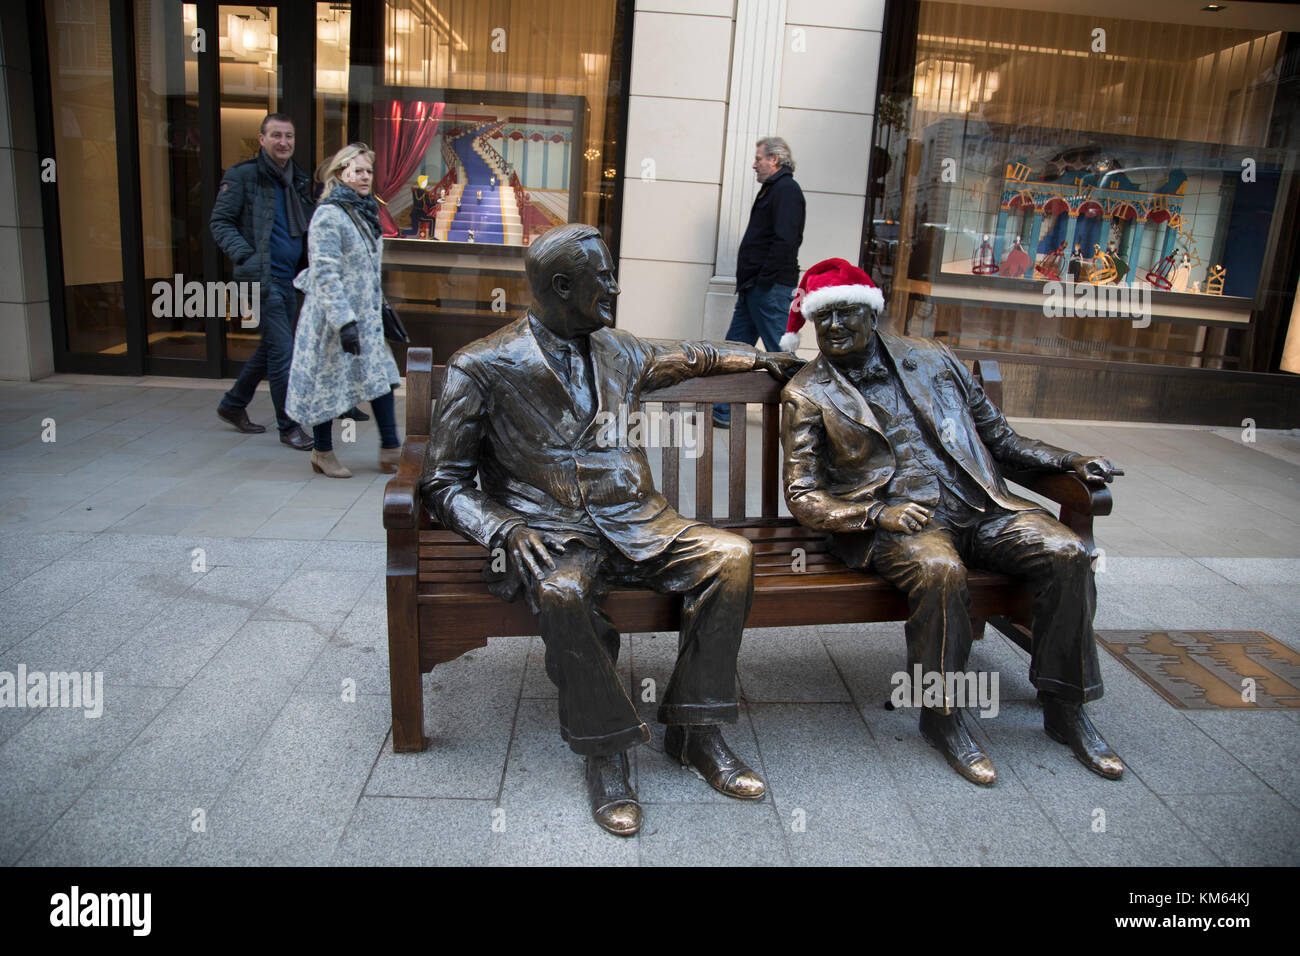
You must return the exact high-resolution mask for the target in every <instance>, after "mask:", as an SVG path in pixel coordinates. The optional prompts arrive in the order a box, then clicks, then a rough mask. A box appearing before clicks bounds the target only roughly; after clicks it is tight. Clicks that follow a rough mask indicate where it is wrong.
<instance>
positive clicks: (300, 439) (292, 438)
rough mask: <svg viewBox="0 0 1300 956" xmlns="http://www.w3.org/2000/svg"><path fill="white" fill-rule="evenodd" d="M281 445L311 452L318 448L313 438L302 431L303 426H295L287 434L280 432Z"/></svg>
mask: <svg viewBox="0 0 1300 956" xmlns="http://www.w3.org/2000/svg"><path fill="white" fill-rule="evenodd" d="M280 444H282V445H288V446H289V447H290V448H296V449H298V450H299V451H311V450H312V449H313V448H315V447H316V443H315V442H313V441H312V440H311V436H310V435H308V434H307V433H306V432H305V431H303V430H302V426H301V425H294V426H293V427H292V428H290V429H289V430H288V431H287V432H280Z"/></svg>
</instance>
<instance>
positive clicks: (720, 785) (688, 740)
mask: <svg viewBox="0 0 1300 956" xmlns="http://www.w3.org/2000/svg"><path fill="white" fill-rule="evenodd" d="M664 753H666V754H667V755H668V756H670V757H674V758H676V759H677V760H678V761H680V762H681V765H682V766H683V767H693V768H694V769H695V771H696V772H697V773H698V774H699V775H700V776H702V777H703V778H704V780H705V782H707V783H708V785H709V786H710V787H712V788H713V789H714V790H716V791H718V793H723V794H726V795H727V796H729V797H735V798H736V799H737V800H762V799H763V795H764V794H765V793H767V785H766V784H765V783H763V778H762V777H760V776H759V775H758V774H756V773H755V772H754V771H753V770H751V769H750V767H749V765H748V764H747V763H745V761H743V760H741V759H740V758H739V757H737V756H736V755H735V754H734V753H732V752H731V748H730V747H728V746H727V742H726V741H725V740H723V739H722V731H721V730H719V729H718V727H717V726H716V725H713V724H670V725H669V727H668V730H667V732H665V733H664Z"/></svg>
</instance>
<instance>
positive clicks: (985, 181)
mask: <svg viewBox="0 0 1300 956" xmlns="http://www.w3.org/2000/svg"><path fill="white" fill-rule="evenodd" d="M922 138H923V142H924V143H925V150H924V152H923V155H924V156H926V157H927V158H928V161H929V162H928V175H927V174H925V172H923V175H922V177H921V184H920V185H919V187H918V194H919V198H920V199H921V201H922V203H924V204H926V205H927V206H928V207H929V208H930V209H932V210H935V211H936V212H937V213H938V216H937V217H935V218H937V219H938V220H939V221H942V222H943V223H944V224H945V226H946V228H944V229H943V230H942V242H937V243H934V244H933V245H932V246H931V249H932V259H931V260H929V261H926V260H925V259H923V258H917V257H914V258H913V260H912V276H913V277H914V278H928V277H931V276H936V277H937V275H939V274H943V275H974V276H981V277H985V278H996V279H1000V280H1001V279H1031V280H1037V281H1039V282H1049V281H1056V280H1058V279H1060V278H1061V270H1060V262H1061V259H1062V258H1063V257H1064V253H1065V250H1067V249H1068V250H1070V255H1069V262H1068V264H1067V267H1066V272H1067V276H1068V278H1069V279H1070V280H1072V281H1075V282H1091V283H1093V284H1095V285H1115V286H1126V285H1127V286H1146V287H1148V288H1149V289H1150V290H1151V291H1159V292H1177V293H1183V294H1188V295H1221V296H1224V297H1238V298H1243V299H1253V298H1254V297H1255V295H1256V291H1257V286H1258V284H1259V279H1260V268H1261V264H1262V262H1263V259H1264V256H1265V253H1266V251H1267V248H1268V246H1269V238H1270V235H1271V233H1272V232H1273V231H1274V223H1273V219H1274V215H1273V207H1274V205H1275V204H1276V201H1277V196H1278V186H1279V183H1280V182H1281V177H1282V174H1283V171H1284V167H1285V156H1284V155H1282V154H1280V153H1279V152H1277V151H1274V150H1267V149H1251V150H1245V149H1243V148H1241V147H1237V146H1226V145H1222V144H1214V143H1198V142H1187V141H1169V140H1149V139H1144V138H1141V137H1132V136H1129V137H1121V136H1081V134H1079V133H1078V132H1077V131H1074V132H1072V131H1068V130H1047V129H1033V128H1030V127H1025V126H1015V127H1009V126H1003V125H996V124H984V125H982V126H979V125H976V124H971V123H969V122H967V121H963V120H956V119H952V120H941V121H939V122H937V123H934V124H932V125H931V126H929V127H928V128H927V129H926V130H925V131H924V133H923V136H922ZM1081 139H1083V140H1086V141H1088V142H1090V144H1091V145H1087V146H1082V147H1080V146H1072V147H1070V148H1067V149H1062V148H1061V144H1062V143H1067V142H1070V141H1074V142H1075V143H1077V142H1078V141H1079V140H1081ZM954 159H955V162H952V160H954ZM945 173H946V174H945ZM1243 182H1244V183H1245V185H1248V186H1249V187H1250V188H1248V189H1247V188H1240V187H1241V186H1242V185H1243ZM927 193H928V194H929V195H928V196H927V195H926V194H927ZM927 200H928V201H927ZM1026 245H1027V246H1028V249H1026V248H1025V247H1026ZM1031 254H1032V261H1031ZM1215 290H1217V291H1215Z"/></svg>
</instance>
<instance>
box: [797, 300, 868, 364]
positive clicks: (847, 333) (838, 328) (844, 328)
mask: <svg viewBox="0 0 1300 956" xmlns="http://www.w3.org/2000/svg"><path fill="white" fill-rule="evenodd" d="M810 318H811V319H812V323H813V328H815V329H816V330H817V347H818V348H819V349H821V350H822V354H823V355H826V356H828V357H830V358H832V359H836V358H845V357H847V356H850V355H853V354H855V353H857V352H861V351H863V350H864V349H865V348H866V347H867V343H869V342H870V341H871V336H873V335H874V334H875V332H876V313H875V312H874V311H873V310H872V309H871V308H869V307H868V306H865V305H829V306H827V307H826V308H824V309H818V310H817V311H816V312H814V313H813V314H812V315H811V316H810Z"/></svg>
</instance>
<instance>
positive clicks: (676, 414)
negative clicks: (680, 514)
mask: <svg viewBox="0 0 1300 956" xmlns="http://www.w3.org/2000/svg"><path fill="white" fill-rule="evenodd" d="M664 415H665V416H666V418H667V420H668V421H670V422H677V423H679V424H677V425H675V426H674V431H675V432H676V431H679V430H680V429H682V428H683V427H684V426H683V425H681V424H680V422H681V405H680V404H679V403H677V402H664ZM677 446H678V442H676V441H666V442H664V443H663V446H662V447H661V448H660V454H659V463H660V464H661V465H662V466H663V476H664V477H663V488H661V489H659V490H660V491H662V492H663V496H664V497H665V498H667V499H668V505H669V507H671V508H672V509H673V510H674V511H678V510H680V509H681V501H680V499H681V482H680V480H679V479H680V477H681V476H680V475H678V473H677V469H678V467H679V462H680V460H681V452H680V451H679V449H678V447H677Z"/></svg>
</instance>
